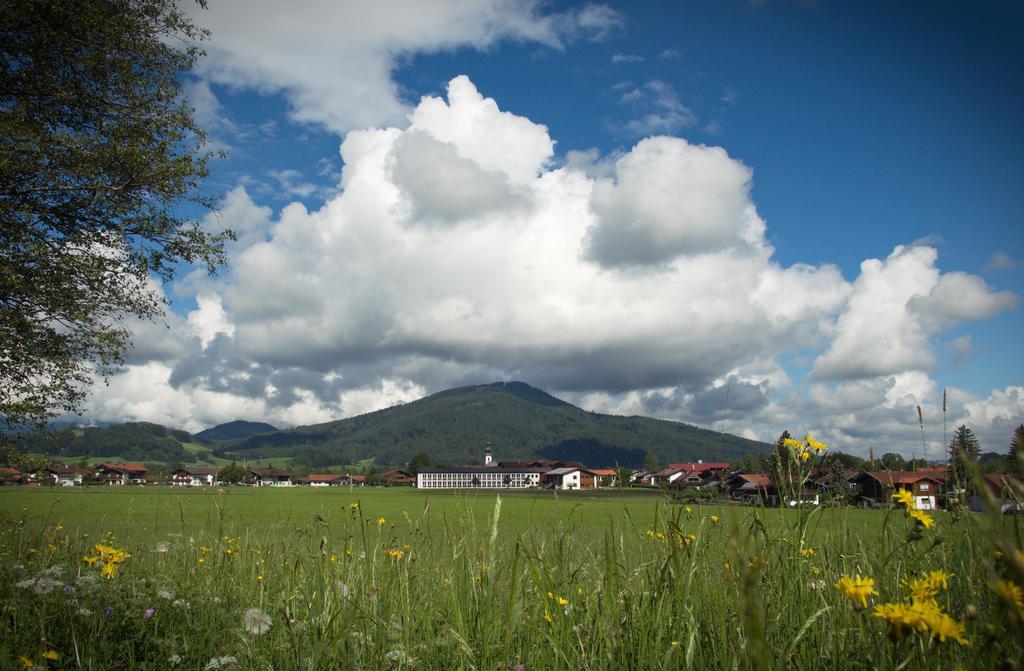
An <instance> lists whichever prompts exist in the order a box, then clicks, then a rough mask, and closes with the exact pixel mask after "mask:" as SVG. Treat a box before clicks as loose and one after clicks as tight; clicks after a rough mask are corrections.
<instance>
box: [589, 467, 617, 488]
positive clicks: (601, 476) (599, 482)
mask: <svg viewBox="0 0 1024 671" xmlns="http://www.w3.org/2000/svg"><path fill="white" fill-rule="evenodd" d="M589 470H590V472H591V473H593V474H594V477H595V478H596V484H595V488H600V487H618V486H619V473H618V471H616V470H615V469H614V468H591V469H589Z"/></svg>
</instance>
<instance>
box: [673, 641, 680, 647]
mask: <svg viewBox="0 0 1024 671" xmlns="http://www.w3.org/2000/svg"><path fill="white" fill-rule="evenodd" d="M671 645H672V647H673V648H674V647H676V646H677V645H679V641H672V643H671Z"/></svg>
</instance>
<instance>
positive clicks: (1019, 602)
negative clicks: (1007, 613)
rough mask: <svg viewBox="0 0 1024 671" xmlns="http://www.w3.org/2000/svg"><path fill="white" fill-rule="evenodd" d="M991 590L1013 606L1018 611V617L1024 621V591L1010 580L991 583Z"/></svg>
mask: <svg viewBox="0 0 1024 671" xmlns="http://www.w3.org/2000/svg"><path fill="white" fill-rule="evenodd" d="M989 589H991V590H992V591H993V592H995V593H996V594H998V595H999V596H1001V597H1003V598H1004V599H1006V600H1007V601H1009V602H1010V603H1011V604H1013V607H1014V608H1015V609H1016V610H1017V616H1018V617H1020V618H1021V619H1024V589H1021V588H1020V586H1018V585H1017V584H1016V583H1013V582H1010V581H1009V580H999V581H997V582H994V583H990V584H989Z"/></svg>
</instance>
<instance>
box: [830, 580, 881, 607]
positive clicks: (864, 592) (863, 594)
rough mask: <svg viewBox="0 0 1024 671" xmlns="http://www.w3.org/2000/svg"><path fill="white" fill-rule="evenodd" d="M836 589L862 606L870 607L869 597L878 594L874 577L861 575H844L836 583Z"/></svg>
mask: <svg viewBox="0 0 1024 671" xmlns="http://www.w3.org/2000/svg"><path fill="white" fill-rule="evenodd" d="M836 589H837V590H839V593H840V594H842V595H843V596H845V597H846V598H848V599H851V600H853V601H855V602H857V603H858V604H860V607H861V608H867V607H868V597H869V596H871V595H872V594H874V595H876V596H877V595H878V592H877V591H875V581H874V579H873V578H861V577H860V576H859V575H858V576H856V577H854V578H852V579H851V578H850V576H847V575H844V576H843V577H841V578H840V579H839V582H837V583H836Z"/></svg>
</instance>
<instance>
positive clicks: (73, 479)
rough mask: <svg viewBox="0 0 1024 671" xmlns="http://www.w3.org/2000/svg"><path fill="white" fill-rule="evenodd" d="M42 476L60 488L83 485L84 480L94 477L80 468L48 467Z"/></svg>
mask: <svg viewBox="0 0 1024 671" xmlns="http://www.w3.org/2000/svg"><path fill="white" fill-rule="evenodd" d="M40 475H42V477H43V478H44V479H45V480H46V481H47V482H49V483H50V484H53V485H57V486H58V487H73V486H75V485H81V484H82V481H83V479H84V478H87V477H92V472H91V471H88V470H86V469H84V468H79V467H78V466H58V465H53V466H47V467H46V468H44V469H43V470H42V471H40Z"/></svg>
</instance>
